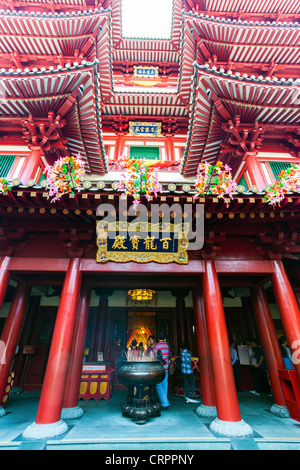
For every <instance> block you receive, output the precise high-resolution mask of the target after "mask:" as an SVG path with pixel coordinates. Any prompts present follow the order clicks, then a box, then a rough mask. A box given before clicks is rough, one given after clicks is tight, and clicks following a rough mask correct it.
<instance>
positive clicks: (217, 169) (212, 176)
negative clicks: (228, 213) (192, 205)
mask: <svg viewBox="0 0 300 470" xmlns="http://www.w3.org/2000/svg"><path fill="white" fill-rule="evenodd" d="M236 188H237V183H236V182H235V181H234V180H233V179H232V176H231V168H230V166H228V165H227V164H225V165H223V163H222V162H217V163H216V165H210V164H209V163H207V162H204V163H200V164H199V166H198V172H197V176H196V181H195V189H196V191H197V193H196V195H195V196H194V200H195V199H198V198H199V197H204V196H206V195H208V194H212V195H214V196H217V197H218V198H222V199H224V200H225V197H226V196H229V197H230V199H232V197H233V193H234V192H235V191H236ZM225 202H226V207H228V206H229V204H228V202H227V201H226V200H225Z"/></svg>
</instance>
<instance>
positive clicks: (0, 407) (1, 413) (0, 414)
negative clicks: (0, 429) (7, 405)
mask: <svg viewBox="0 0 300 470" xmlns="http://www.w3.org/2000/svg"><path fill="white" fill-rule="evenodd" d="M5 415H6V411H5V409H4V408H2V406H0V418H2V416H5Z"/></svg>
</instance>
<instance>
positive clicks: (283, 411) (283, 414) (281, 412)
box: [270, 403, 290, 418]
mask: <svg viewBox="0 0 300 470" xmlns="http://www.w3.org/2000/svg"><path fill="white" fill-rule="evenodd" d="M270 411H271V413H272V414H273V415H274V416H277V417H278V418H290V413H289V410H288V408H287V407H286V406H280V405H276V403H274V405H272V406H271V409H270Z"/></svg>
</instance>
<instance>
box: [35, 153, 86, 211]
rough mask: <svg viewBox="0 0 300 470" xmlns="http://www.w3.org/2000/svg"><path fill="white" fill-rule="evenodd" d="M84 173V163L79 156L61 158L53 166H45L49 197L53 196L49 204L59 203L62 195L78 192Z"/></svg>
mask: <svg viewBox="0 0 300 470" xmlns="http://www.w3.org/2000/svg"><path fill="white" fill-rule="evenodd" d="M84 173H85V171H84V163H83V161H82V159H81V156H80V155H79V154H78V155H77V156H76V157H74V156H71V157H61V158H59V159H58V160H56V162H55V163H54V165H53V166H50V165H47V166H46V167H45V170H44V174H45V175H46V177H47V183H48V186H47V189H49V197H50V196H54V197H53V199H52V200H51V202H55V201H59V200H60V198H61V197H62V196H63V195H64V194H69V193H72V194H74V192H75V191H80V190H81V183H82V181H83V175H84Z"/></svg>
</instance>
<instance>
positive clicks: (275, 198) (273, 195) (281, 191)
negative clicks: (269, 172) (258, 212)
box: [264, 164, 300, 207]
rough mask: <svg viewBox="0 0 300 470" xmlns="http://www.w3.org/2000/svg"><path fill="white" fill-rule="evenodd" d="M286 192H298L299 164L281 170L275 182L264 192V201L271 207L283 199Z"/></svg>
mask: <svg viewBox="0 0 300 470" xmlns="http://www.w3.org/2000/svg"><path fill="white" fill-rule="evenodd" d="M288 191H300V164H297V165H292V166H291V167H290V168H288V169H287V170H282V171H281V172H280V174H279V175H278V178H277V180H276V181H275V182H274V183H273V184H272V186H270V187H269V188H268V189H267V190H266V194H265V196H264V197H265V199H267V201H268V203H269V204H271V205H272V206H273V207H275V206H276V204H278V206H279V207H280V203H281V201H282V200H283V199H284V198H285V195H286V193H287V192H288Z"/></svg>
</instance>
